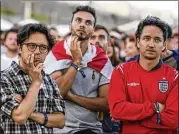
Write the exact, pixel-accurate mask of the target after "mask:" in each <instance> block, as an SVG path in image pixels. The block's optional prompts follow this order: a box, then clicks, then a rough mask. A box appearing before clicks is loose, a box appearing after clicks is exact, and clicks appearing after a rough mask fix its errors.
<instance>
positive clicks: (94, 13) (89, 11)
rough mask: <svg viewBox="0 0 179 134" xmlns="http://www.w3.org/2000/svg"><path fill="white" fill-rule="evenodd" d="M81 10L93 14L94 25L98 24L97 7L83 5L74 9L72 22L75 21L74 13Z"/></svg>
mask: <svg viewBox="0 0 179 134" xmlns="http://www.w3.org/2000/svg"><path fill="white" fill-rule="evenodd" d="M80 11H84V12H88V13H90V14H92V15H93V17H94V27H95V26H96V12H95V9H94V8H92V7H90V6H81V5H80V6H78V7H76V9H75V10H74V11H73V16H72V19H71V22H72V21H73V17H74V14H75V13H77V12H80Z"/></svg>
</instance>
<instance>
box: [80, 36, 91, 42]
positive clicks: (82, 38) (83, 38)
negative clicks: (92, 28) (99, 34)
mask: <svg viewBox="0 0 179 134" xmlns="http://www.w3.org/2000/svg"><path fill="white" fill-rule="evenodd" d="M87 39H89V38H87V37H81V36H78V40H79V41H84V40H87Z"/></svg>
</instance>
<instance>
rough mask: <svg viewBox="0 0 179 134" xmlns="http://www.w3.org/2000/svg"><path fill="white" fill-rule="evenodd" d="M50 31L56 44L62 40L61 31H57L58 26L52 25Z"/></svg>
mask: <svg viewBox="0 0 179 134" xmlns="http://www.w3.org/2000/svg"><path fill="white" fill-rule="evenodd" d="M49 33H50V35H52V37H53V38H54V43H55V44H56V43H57V42H59V41H60V40H61V38H60V35H59V33H58V31H57V29H56V28H54V27H51V28H50V29H49Z"/></svg>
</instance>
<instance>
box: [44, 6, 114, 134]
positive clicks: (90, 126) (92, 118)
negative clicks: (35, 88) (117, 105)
mask: <svg viewBox="0 0 179 134" xmlns="http://www.w3.org/2000/svg"><path fill="white" fill-rule="evenodd" d="M95 25H96V12H95V9H93V8H91V7H90V6H78V7H76V9H75V10H74V11H73V15H72V19H71V24H70V30H71V36H70V38H69V39H68V40H62V41H60V42H58V43H57V44H56V45H55V46H54V47H53V49H52V51H51V52H50V53H49V55H48V56H47V58H46V61H45V70H46V72H47V73H48V74H50V75H51V77H52V78H53V79H54V80H56V83H57V84H58V86H59V89H60V92H61V93H62V96H63V97H64V98H65V99H66V101H65V106H66V109H65V127H64V128H63V129H58V128H54V133H55V134H67V133H70V134H103V130H102V124H101V122H100V121H99V120H98V118H97V117H98V113H99V112H109V108H108V103H107V96H108V88H109V82H110V77H111V73H112V70H113V67H112V65H111V62H110V60H109V59H108V57H107V56H106V54H105V53H104V51H103V50H102V49H100V48H99V47H98V46H95V45H93V44H91V43H90V42H89V39H90V37H91V36H92V35H93V32H94V29H95Z"/></svg>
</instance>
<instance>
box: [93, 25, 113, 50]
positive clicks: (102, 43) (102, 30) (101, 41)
mask: <svg viewBox="0 0 179 134" xmlns="http://www.w3.org/2000/svg"><path fill="white" fill-rule="evenodd" d="M109 40H110V36H109V32H108V30H107V28H106V27H104V26H102V25H96V26H95V30H94V33H93V35H92V36H91V37H90V43H92V44H94V45H96V46H99V47H100V48H101V49H103V51H104V52H105V53H107V47H108V43H109Z"/></svg>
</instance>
